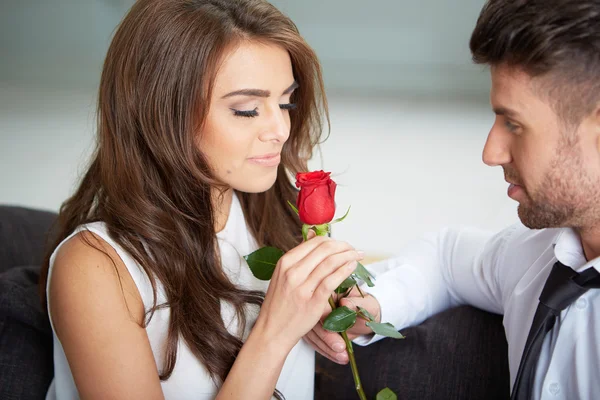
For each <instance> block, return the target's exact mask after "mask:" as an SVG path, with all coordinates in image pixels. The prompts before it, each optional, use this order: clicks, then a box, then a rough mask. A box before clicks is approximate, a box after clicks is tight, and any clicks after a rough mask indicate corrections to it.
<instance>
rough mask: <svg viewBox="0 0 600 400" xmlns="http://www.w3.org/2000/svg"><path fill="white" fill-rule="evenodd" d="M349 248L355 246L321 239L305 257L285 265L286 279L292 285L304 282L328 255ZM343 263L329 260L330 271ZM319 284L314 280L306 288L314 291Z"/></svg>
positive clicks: (315, 239) (355, 254)
mask: <svg viewBox="0 0 600 400" xmlns="http://www.w3.org/2000/svg"><path fill="white" fill-rule="evenodd" d="M320 238H321V237H316V238H314V239H311V240H309V241H308V242H304V243H303V244H301V245H300V246H298V247H296V249H299V248H300V247H301V246H303V245H307V244H309V243H311V242H316V241H317V240H318V239H320ZM349 250H353V248H352V246H350V245H349V244H348V243H345V242H339V241H335V240H328V241H321V242H319V243H318V245H317V246H313V249H312V251H311V252H309V253H308V254H306V256H305V257H304V258H302V259H301V260H297V262H296V264H295V265H293V266H291V267H287V268H285V267H284V271H285V275H286V279H287V280H288V281H289V282H292V286H295V285H296V284H302V283H304V282H305V281H306V280H307V279H308V276H309V275H310V274H311V273H312V272H313V271H314V270H315V268H318V267H320V266H321V263H323V262H324V261H325V260H326V259H327V258H328V257H330V256H332V255H335V254H339V253H343V252H346V251H349ZM354 257H355V258H356V257H357V252H354ZM343 264H344V263H343V262H341V263H338V264H337V265H336V264H335V263H331V262H329V263H328V264H327V269H328V272H331V271H333V270H334V269H336V268H338V267H340V266H341V265H343ZM326 275H327V273H326ZM317 284H318V282H316V283H315V282H312V284H311V285H307V286H305V290H307V291H308V292H309V293H312V292H314V290H315V288H316V285H317ZM334 289H335V288H334Z"/></svg>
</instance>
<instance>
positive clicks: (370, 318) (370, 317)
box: [358, 306, 375, 322]
mask: <svg viewBox="0 0 600 400" xmlns="http://www.w3.org/2000/svg"><path fill="white" fill-rule="evenodd" d="M358 313H359V314H360V315H362V316H363V317H365V319H366V320H367V321H369V322H373V321H375V317H374V316H373V315H372V314H371V313H370V312H368V311H367V310H365V309H364V308H362V307H360V306H359V307H358Z"/></svg>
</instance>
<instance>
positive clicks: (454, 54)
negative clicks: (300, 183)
mask: <svg viewBox="0 0 600 400" xmlns="http://www.w3.org/2000/svg"><path fill="white" fill-rule="evenodd" d="M272 2H273V4H275V5H276V6H277V7H279V8H280V9H281V10H283V11H284V12H285V13H287V14H288V15H289V16H290V17H291V18H292V19H293V20H294V21H295V22H296V24H297V25H298V27H299V29H300V31H301V33H302V34H303V35H304V37H305V38H306V39H307V41H308V42H309V43H310V44H311V45H312V46H313V47H314V48H315V50H316V52H317V54H318V55H319V57H320V59H321V61H322V64H323V69H324V75H325V82H326V86H327V92H328V97H329V102H330V112H331V136H330V137H329V139H328V140H327V141H326V142H325V143H324V144H323V146H322V148H321V153H320V154H317V155H316V157H315V158H314V159H313V160H311V163H310V166H311V168H313V169H317V168H324V169H325V170H328V171H332V172H333V175H334V176H335V179H336V180H337V182H338V184H339V189H338V196H337V200H338V204H339V208H340V209H339V214H340V215H341V214H342V213H343V212H344V211H345V209H346V208H347V207H348V206H350V205H351V206H352V211H351V214H350V216H349V217H348V219H347V220H346V221H344V222H343V223H341V224H339V225H336V226H335V228H334V235H335V236H336V237H338V238H340V239H343V240H347V241H349V242H351V243H352V244H354V245H355V246H356V247H357V248H360V249H363V250H365V251H366V252H367V253H368V254H369V255H372V256H384V255H388V254H393V253H394V252H395V250H397V249H398V248H399V247H400V246H401V245H403V244H404V243H406V241H407V240H409V239H410V238H412V237H414V236H416V235H418V234H421V233H423V232H425V231H431V230H437V229H439V228H440V227H443V226H447V225H453V226H456V225H474V226H478V227H481V228H484V229H490V230H498V229H501V228H502V227H504V226H506V225H508V224H511V223H513V222H515V221H517V217H516V204H515V203H514V202H512V201H511V200H510V199H508V198H507V197H506V187H507V185H506V183H505V182H504V180H503V174H502V170H501V168H499V167H497V168H490V167H487V166H485V165H484V164H483V163H482V162H481V150H482V148H483V145H484V143H485V139H486V135H487V132H488V130H489V128H490V127H491V124H492V122H493V114H492V112H491V111H490V108H489V104H488V91H489V82H488V80H489V78H488V72H487V70H486V69H485V68H483V67H481V66H474V65H472V63H471V60H470V54H469V50H468V40H469V36H470V33H471V30H472V29H473V27H474V25H475V22H476V19H477V15H478V14H479V11H480V9H481V7H482V6H483V3H484V1H483V0H420V1H418V2H415V1H408V0H379V1H370V2H366V1H358V0H302V1H297V0H273V1H272ZM131 4H132V1H131V0H4V1H2V2H1V3H0V203H3V204H16V205H22V206H30V207H37V208H43V209H49V210H58V208H59V206H60V204H61V203H62V201H64V200H65V199H66V197H67V196H68V195H69V194H70V193H71V191H72V190H73V188H74V185H75V184H76V182H77V180H78V179H79V177H80V175H81V173H82V172H83V170H84V168H85V166H86V162H87V160H88V157H89V154H90V152H91V149H92V146H93V140H94V125H95V121H94V117H95V100H96V89H97V85H98V81H99V77H100V71H101V66H102V61H103V59H104V55H105V52H106V50H107V47H108V44H109V42H110V38H111V35H112V32H113V30H114V28H115V27H116V25H117V24H118V22H119V21H120V19H121V18H122V16H123V15H124V13H125V12H126V10H127V9H128V8H129V7H130V6H131Z"/></svg>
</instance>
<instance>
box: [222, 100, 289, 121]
mask: <svg viewBox="0 0 600 400" xmlns="http://www.w3.org/2000/svg"><path fill="white" fill-rule="evenodd" d="M279 108H280V109H282V110H288V111H289V110H295V109H296V104H295V103H286V104H280V105H279ZM230 110H231V111H233V115H235V116H236V117H245V118H254V117H258V108H255V109H254V110H236V109H235V108H231V109H230Z"/></svg>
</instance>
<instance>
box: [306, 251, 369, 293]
mask: <svg viewBox="0 0 600 400" xmlns="http://www.w3.org/2000/svg"><path fill="white" fill-rule="evenodd" d="M361 259H362V255H361V254H360V253H359V252H357V251H356V250H348V251H345V252H343V253H337V254H333V255H331V256H329V257H327V258H326V259H325V260H323V261H322V262H321V263H320V264H319V265H318V266H317V267H316V268H315V269H313V270H312V272H311V273H310V275H309V276H308V278H307V279H306V284H307V286H309V287H310V288H311V290H313V291H314V290H315V289H316V288H317V286H319V283H321V281H322V280H323V279H325V278H326V277H327V276H329V275H330V274H331V273H332V272H334V271H335V270H337V269H338V268H339V267H340V266H342V265H345V264H347V263H350V262H353V263H354V268H356V261H359V260H361ZM352 272H354V270H352ZM344 279H345V278H344ZM334 289H335V288H334Z"/></svg>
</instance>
